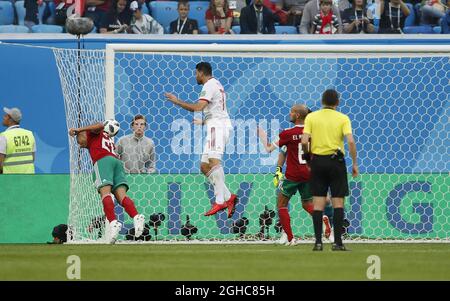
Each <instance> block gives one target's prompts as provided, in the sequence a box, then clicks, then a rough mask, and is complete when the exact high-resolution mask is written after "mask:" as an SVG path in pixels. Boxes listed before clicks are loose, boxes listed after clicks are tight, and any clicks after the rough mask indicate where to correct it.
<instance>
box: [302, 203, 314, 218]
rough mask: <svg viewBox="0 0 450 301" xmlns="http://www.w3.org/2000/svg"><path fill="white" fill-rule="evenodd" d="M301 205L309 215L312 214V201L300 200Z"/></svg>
mask: <svg viewBox="0 0 450 301" xmlns="http://www.w3.org/2000/svg"><path fill="white" fill-rule="evenodd" d="M302 207H303V209H305V211H306V212H308V213H309V214H310V215H311V216H312V215H313V213H314V204H313V203H312V202H302Z"/></svg>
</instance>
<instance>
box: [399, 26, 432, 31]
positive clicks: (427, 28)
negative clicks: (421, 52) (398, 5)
mask: <svg viewBox="0 0 450 301" xmlns="http://www.w3.org/2000/svg"><path fill="white" fill-rule="evenodd" d="M403 32H404V33H434V31H433V27H432V26H431V25H420V26H405V27H404V28H403Z"/></svg>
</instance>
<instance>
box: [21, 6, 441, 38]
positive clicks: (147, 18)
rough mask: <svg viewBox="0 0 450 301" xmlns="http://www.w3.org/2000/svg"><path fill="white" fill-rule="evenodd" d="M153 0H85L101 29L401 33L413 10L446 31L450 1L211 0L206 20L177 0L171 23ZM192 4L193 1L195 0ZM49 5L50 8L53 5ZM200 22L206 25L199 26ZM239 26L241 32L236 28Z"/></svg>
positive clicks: (52, 17) (68, 9) (56, 19)
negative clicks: (154, 10) (163, 19)
mask: <svg viewBox="0 0 450 301" xmlns="http://www.w3.org/2000/svg"><path fill="white" fill-rule="evenodd" d="M49 1H51V2H54V3H53V6H51V7H53V8H55V9H53V10H51V9H47V11H46V12H45V13H44V16H43V19H44V20H45V21H44V22H45V23H48V24H57V25H63V24H64V16H65V14H66V15H67V14H72V13H73V12H74V10H73V7H74V0H49ZM150 2H151V1H150V0H86V1H85V3H86V6H85V10H84V16H85V17H89V18H91V19H92V20H93V22H94V25H95V31H96V32H98V33H108V34H116V33H122V34H123V33H129V34H163V33H171V34H198V33H202V32H203V33H206V32H207V33H209V34H237V33H239V34H274V33H276V31H275V26H292V27H295V28H296V31H297V33H301V34H340V33H346V34H355V33H384V34H389V33H403V29H404V27H405V20H406V18H407V17H408V16H409V15H410V14H413V16H414V17H415V21H414V25H417V26H432V27H437V26H440V27H441V30H442V33H448V28H449V23H450V13H449V9H448V7H449V5H450V0H422V1H418V0H210V3H209V8H208V9H207V10H206V11H205V14H204V19H203V20H199V19H198V18H196V19H195V18H188V15H189V10H190V3H189V2H188V1H186V0H180V1H179V2H178V18H176V19H174V20H170V22H171V23H170V26H167V25H166V26H164V25H163V24H161V22H160V21H161V20H158V18H157V17H156V16H155V17H154V16H152V9H151V5H150ZM45 3H49V2H45V0H25V1H24V7H25V8H26V15H25V20H24V21H25V22H24V25H25V26H28V27H31V26H33V25H35V24H37V23H38V14H39V12H38V10H39V7H40V6H41V5H45ZM191 3H192V2H191ZM49 7H50V6H49ZM199 23H202V24H205V26H204V27H205V28H204V30H203V31H202V30H201V29H202V28H199ZM236 29H237V30H236Z"/></svg>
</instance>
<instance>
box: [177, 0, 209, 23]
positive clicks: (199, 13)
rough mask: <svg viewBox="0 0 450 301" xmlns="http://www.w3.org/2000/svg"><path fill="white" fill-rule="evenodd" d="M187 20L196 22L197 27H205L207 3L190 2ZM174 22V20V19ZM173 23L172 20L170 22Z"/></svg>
mask: <svg viewBox="0 0 450 301" xmlns="http://www.w3.org/2000/svg"><path fill="white" fill-rule="evenodd" d="M189 4H190V9H189V15H188V18H190V19H195V20H197V23H198V27H201V26H205V25H206V19H205V13H206V10H207V9H208V7H209V2H208V1H195V2H194V1H193V2H190V3H189ZM174 20H175V19H174ZM172 21H173V20H172Z"/></svg>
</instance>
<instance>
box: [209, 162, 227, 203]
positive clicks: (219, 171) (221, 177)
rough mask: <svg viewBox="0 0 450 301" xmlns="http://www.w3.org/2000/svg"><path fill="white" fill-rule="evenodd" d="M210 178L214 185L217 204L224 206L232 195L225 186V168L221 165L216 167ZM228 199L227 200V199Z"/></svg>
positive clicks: (212, 170)
mask: <svg viewBox="0 0 450 301" xmlns="http://www.w3.org/2000/svg"><path fill="white" fill-rule="evenodd" d="M208 178H209V179H210V182H211V180H212V182H213V183H214V184H213V185H214V194H215V196H216V203H217V204H223V203H224V202H225V200H228V199H229V198H230V197H231V193H230V191H229V190H228V188H227V186H226V185H225V174H224V172H223V168H222V166H221V165H216V166H214V167H213V168H212V169H211V171H210V173H209V176H208ZM226 197H227V198H226Z"/></svg>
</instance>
